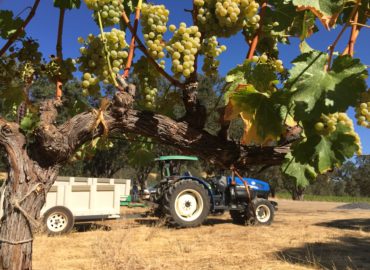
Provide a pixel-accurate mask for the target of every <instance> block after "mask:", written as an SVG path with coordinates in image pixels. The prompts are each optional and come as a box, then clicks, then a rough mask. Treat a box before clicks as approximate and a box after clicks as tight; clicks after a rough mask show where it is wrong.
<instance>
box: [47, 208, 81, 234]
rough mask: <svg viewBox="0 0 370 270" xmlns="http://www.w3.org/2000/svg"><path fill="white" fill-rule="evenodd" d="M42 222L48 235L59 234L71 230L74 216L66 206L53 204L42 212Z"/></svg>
mask: <svg viewBox="0 0 370 270" xmlns="http://www.w3.org/2000/svg"><path fill="white" fill-rule="evenodd" d="M44 223H45V225H46V231H47V233H48V234H49V235H60V234H64V233H68V232H70V231H71V230H72V228H73V225H74V217H73V214H72V212H71V211H70V210H69V209H68V208H66V207H64V206H55V207H53V208H50V209H49V210H48V211H46V213H45V214H44Z"/></svg>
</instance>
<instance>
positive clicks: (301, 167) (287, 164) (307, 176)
mask: <svg viewBox="0 0 370 270" xmlns="http://www.w3.org/2000/svg"><path fill="white" fill-rule="evenodd" d="M281 170H282V172H283V174H284V175H286V176H288V177H289V178H291V179H293V180H295V183H296V185H297V186H302V187H305V186H308V185H309V184H310V182H311V181H313V180H315V179H316V177H317V173H316V172H315V168H314V167H313V166H311V165H310V164H309V163H307V162H300V161H298V160H297V159H296V157H294V156H293V155H292V153H288V154H287V155H286V156H285V160H284V162H283V164H282V165H281Z"/></svg>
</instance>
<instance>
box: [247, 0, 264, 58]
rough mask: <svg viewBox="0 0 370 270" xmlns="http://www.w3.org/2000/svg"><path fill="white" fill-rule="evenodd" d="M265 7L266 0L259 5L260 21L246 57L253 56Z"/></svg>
mask: <svg viewBox="0 0 370 270" xmlns="http://www.w3.org/2000/svg"><path fill="white" fill-rule="evenodd" d="M266 8H267V0H264V1H263V3H262V6H261V11H260V22H259V24H260V27H259V28H258V30H257V32H256V34H255V35H254V37H253V40H252V42H251V44H250V47H249V51H248V54H247V59H252V57H253V56H254V54H255V52H256V49H257V44H258V40H259V37H260V35H261V32H262V25H263V20H264V17H265V13H266Z"/></svg>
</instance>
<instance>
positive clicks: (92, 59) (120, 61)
mask: <svg viewBox="0 0 370 270" xmlns="http://www.w3.org/2000/svg"><path fill="white" fill-rule="evenodd" d="M104 37H105V39H106V46H107V49H108V53H109V55H108V56H107V54H106V51H105V49H104V42H103V40H102V37H101V35H98V36H94V35H93V34H89V36H88V38H87V40H84V39H83V38H81V37H80V38H78V40H79V42H80V43H83V44H84V46H83V47H81V48H80V53H81V56H80V58H79V59H78V62H79V63H80V66H79V70H80V71H81V72H83V73H84V74H83V80H82V86H83V88H84V89H89V91H98V90H99V89H100V87H99V81H103V83H104V84H113V83H114V81H113V78H115V77H116V74H117V73H118V72H119V71H120V70H121V69H122V68H123V66H124V64H125V62H126V58H127V57H128V53H127V51H125V50H124V49H125V48H127V43H126V41H125V32H123V31H121V30H117V29H115V28H113V29H112V30H111V32H104ZM107 57H108V58H109V63H110V66H111V70H110V69H109V65H108V61H107Z"/></svg>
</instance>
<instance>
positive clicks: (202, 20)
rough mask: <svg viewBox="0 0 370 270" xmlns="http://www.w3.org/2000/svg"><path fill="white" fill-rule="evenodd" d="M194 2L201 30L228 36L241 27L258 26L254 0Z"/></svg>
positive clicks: (207, 0) (197, 0) (206, 0)
mask: <svg viewBox="0 0 370 270" xmlns="http://www.w3.org/2000/svg"><path fill="white" fill-rule="evenodd" d="M194 4H195V5H196V6H197V7H198V15H197V21H198V22H199V24H198V25H199V27H200V28H201V31H202V32H206V33H210V34H212V35H217V36H219V37H229V36H231V35H234V34H236V33H237V32H239V31H240V30H242V29H243V27H246V26H253V27H255V28H258V27H259V25H258V22H259V20H260V16H259V15H258V14H257V13H258V9H259V4H258V3H257V1H255V0H195V1H194Z"/></svg>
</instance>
